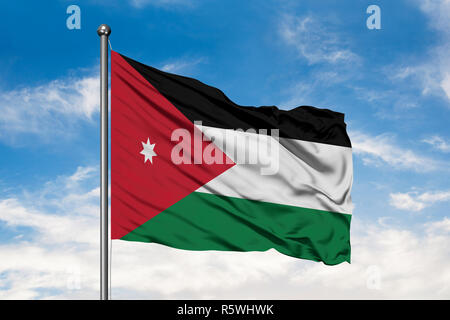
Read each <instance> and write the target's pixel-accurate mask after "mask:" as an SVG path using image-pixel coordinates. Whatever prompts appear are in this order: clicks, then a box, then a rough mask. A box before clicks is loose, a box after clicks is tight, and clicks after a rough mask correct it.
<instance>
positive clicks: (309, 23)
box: [280, 15, 359, 64]
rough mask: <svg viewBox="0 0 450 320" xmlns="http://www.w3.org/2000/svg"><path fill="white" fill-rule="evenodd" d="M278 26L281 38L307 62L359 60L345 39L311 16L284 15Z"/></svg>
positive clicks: (333, 62) (334, 62) (332, 62)
mask: <svg viewBox="0 0 450 320" xmlns="http://www.w3.org/2000/svg"><path fill="white" fill-rule="evenodd" d="M282 20H283V22H282V24H281V26H280V34H281V36H282V39H283V40H284V41H285V42H286V43H287V44H289V45H292V46H294V47H295V48H296V49H297V51H298V53H299V55H300V56H302V57H304V58H305V59H306V60H307V61H308V63H309V64H315V63H320V62H326V63H331V64H336V63H344V62H352V63H355V62H357V61H359V57H358V56H357V55H356V54H355V53H353V52H352V51H351V50H350V49H349V48H348V46H346V44H345V41H344V40H343V39H342V38H341V37H340V36H339V35H338V34H337V33H335V32H333V31H331V30H329V29H327V28H326V27H325V26H324V25H323V24H321V23H320V21H318V20H317V19H316V18H314V17H312V16H307V17H294V16H288V15H286V16H284V17H283V19H282Z"/></svg>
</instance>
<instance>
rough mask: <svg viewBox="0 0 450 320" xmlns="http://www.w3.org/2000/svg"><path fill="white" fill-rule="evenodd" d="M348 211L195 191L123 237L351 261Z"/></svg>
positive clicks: (182, 245)
mask: <svg viewBox="0 0 450 320" xmlns="http://www.w3.org/2000/svg"><path fill="white" fill-rule="evenodd" d="M350 220H351V215H348V214H341V213H334V212H328V211H322V210H314V209H306V208H300V207H293V206H286V205H280V204H274V203H267V202H261V201H254V200H246V199H240V198H233V197H225V196H219V195H214V194H208V193H201V192H194V193H192V194H190V195H189V196H187V197H185V198H184V199H182V200H181V201H179V202H177V203H176V204H174V205H173V206H171V207H170V208H168V209H166V210H165V211H163V212H161V213H160V214H158V215H157V216H155V217H154V218H152V219H150V220H149V221H147V222H146V223H144V224H143V225H141V226H139V227H138V228H136V229H135V230H133V231H132V232H130V233H129V234H127V235H126V236H124V237H122V238H121V239H122V240H128V241H142V242H155V243H160V244H164V245H167V246H170V247H174V248H179V249H186V250H222V251H266V250H268V249H270V248H274V249H276V250H277V251H279V252H281V253H283V254H286V255H289V256H293V257H297V258H303V259H308V260H314V261H323V262H324V263H325V264H329V265H334V264H338V263H341V262H343V261H348V262H350Z"/></svg>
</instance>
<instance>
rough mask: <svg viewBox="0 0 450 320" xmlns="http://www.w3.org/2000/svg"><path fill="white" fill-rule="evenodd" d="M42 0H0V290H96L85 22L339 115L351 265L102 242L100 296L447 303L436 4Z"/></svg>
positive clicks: (148, 59) (264, 101)
mask: <svg viewBox="0 0 450 320" xmlns="http://www.w3.org/2000/svg"><path fill="white" fill-rule="evenodd" d="M42 3H43V2H38V1H33V2H31V1H14V2H11V1H9V2H6V1H3V2H2V3H1V4H0V10H1V12H2V13H3V15H2V19H1V20H0V38H1V39H2V41H0V70H1V71H2V72H1V73H0V155H1V156H0V299H6V298H10V299H47V298H88V299H97V298H98V296H99V250H98V249H99V218H98V216H99V207H98V203H99V188H98V182H99V176H98V174H99V152H98V150H99V113H98V110H99V105H98V92H99V82H98V69H99V39H98V36H97V34H96V29H97V27H98V25H99V24H101V23H108V24H109V25H111V27H112V35H111V38H110V40H111V45H112V48H113V49H114V50H115V51H118V52H119V53H123V54H125V55H127V56H129V57H132V58H134V59H136V60H139V61H141V62H143V63H145V64H149V65H152V66H155V67H158V68H161V69H164V70H167V71H170V72H174V73H179V74H183V75H188V76H192V77H195V78H197V79H199V80H201V81H203V82H205V83H207V84H210V85H213V86H216V87H219V88H220V89H222V90H223V91H224V92H225V93H226V94H227V95H228V97H230V98H231V99H232V100H234V101H235V102H236V103H239V104H242V105H278V106H280V107H282V108H292V107H296V106H298V105H314V106H316V107H323V108H329V109H333V110H336V111H340V112H343V113H345V114H346V122H347V125H348V131H349V134H350V138H351V140H352V144H353V154H354V157H353V160H354V186H353V192H352V197H353V201H354V206H355V208H354V215H353V220H352V230H351V232H352V263H351V264H347V263H343V264H341V265H338V266H333V267H331V266H325V265H323V264H321V263H316V262H311V261H302V260H297V259H294V258H290V257H287V256H283V255H281V254H278V253H277V252H274V251H268V252H263V253H232V252H222V253H219V252H189V251H182V250H176V249H171V248H166V247H163V246H161V245H157V244H146V243H128V242H125V241H113V243H112V279H111V283H112V298H116V299H119V298H124V299H129V298H136V299H141V298H143V299H154V298H162V299H165V298H193V299H196V298H223V299H229V298H237V299H240V298H267V299H271V298H283V299H320V298H327V299H328V298H356V299H361V298H362V299H364V298H385V299H390V298H425V299H428V298H438V299H443V298H446V299H449V298H450V250H449V249H448V243H450V212H449V208H450V161H449V160H450V129H449V123H450V55H449V54H448V52H450V1H449V0H435V1H432V0H422V1H419V0H416V1H411V0H398V1H387V0H386V1H384V0H377V1H362V0H360V1H339V2H338V1H313V0H311V1H306V0H305V1H289V0H267V1H256V0H255V1H245V2H243V1H237V0H236V1H235V0H230V1H220V0H211V1H200V0H129V1H118V0H116V1H108V5H105V4H104V3H105V2H103V1H97V0H91V1H88V0H87V1H62V0H60V1H52V3H51V4H50V3H49V2H45V4H42ZM71 4H77V5H78V6H79V7H80V8H81V29H80V30H69V29H68V28H67V27H66V19H67V17H68V16H69V15H68V14H66V9H67V7H68V6H69V5H71ZM371 4H377V5H379V6H380V8H381V27H382V29H381V30H369V29H368V28H367V27H366V19H367V17H368V16H369V15H368V14H367V13H366V9H367V7H368V6H369V5H371Z"/></svg>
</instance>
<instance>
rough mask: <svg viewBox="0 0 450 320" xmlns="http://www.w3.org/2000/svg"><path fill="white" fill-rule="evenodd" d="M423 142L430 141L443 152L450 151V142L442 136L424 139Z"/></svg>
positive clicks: (429, 142)
mask: <svg viewBox="0 0 450 320" xmlns="http://www.w3.org/2000/svg"><path fill="white" fill-rule="evenodd" d="M422 142H425V143H428V144H429V145H432V146H433V147H434V148H436V149H438V150H440V151H442V152H446V153H447V152H450V142H447V141H446V140H444V138H442V137H440V136H432V137H430V138H428V139H424V140H422Z"/></svg>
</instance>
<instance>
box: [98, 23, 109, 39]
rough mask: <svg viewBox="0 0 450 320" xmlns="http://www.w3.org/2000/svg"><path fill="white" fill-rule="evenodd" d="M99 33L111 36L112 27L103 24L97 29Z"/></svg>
mask: <svg viewBox="0 0 450 320" xmlns="http://www.w3.org/2000/svg"><path fill="white" fill-rule="evenodd" d="M97 34H98V35H99V36H100V37H101V36H109V35H110V34H111V28H110V27H109V26H108V25H107V24H101V25H100V26H99V27H98V29H97Z"/></svg>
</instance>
